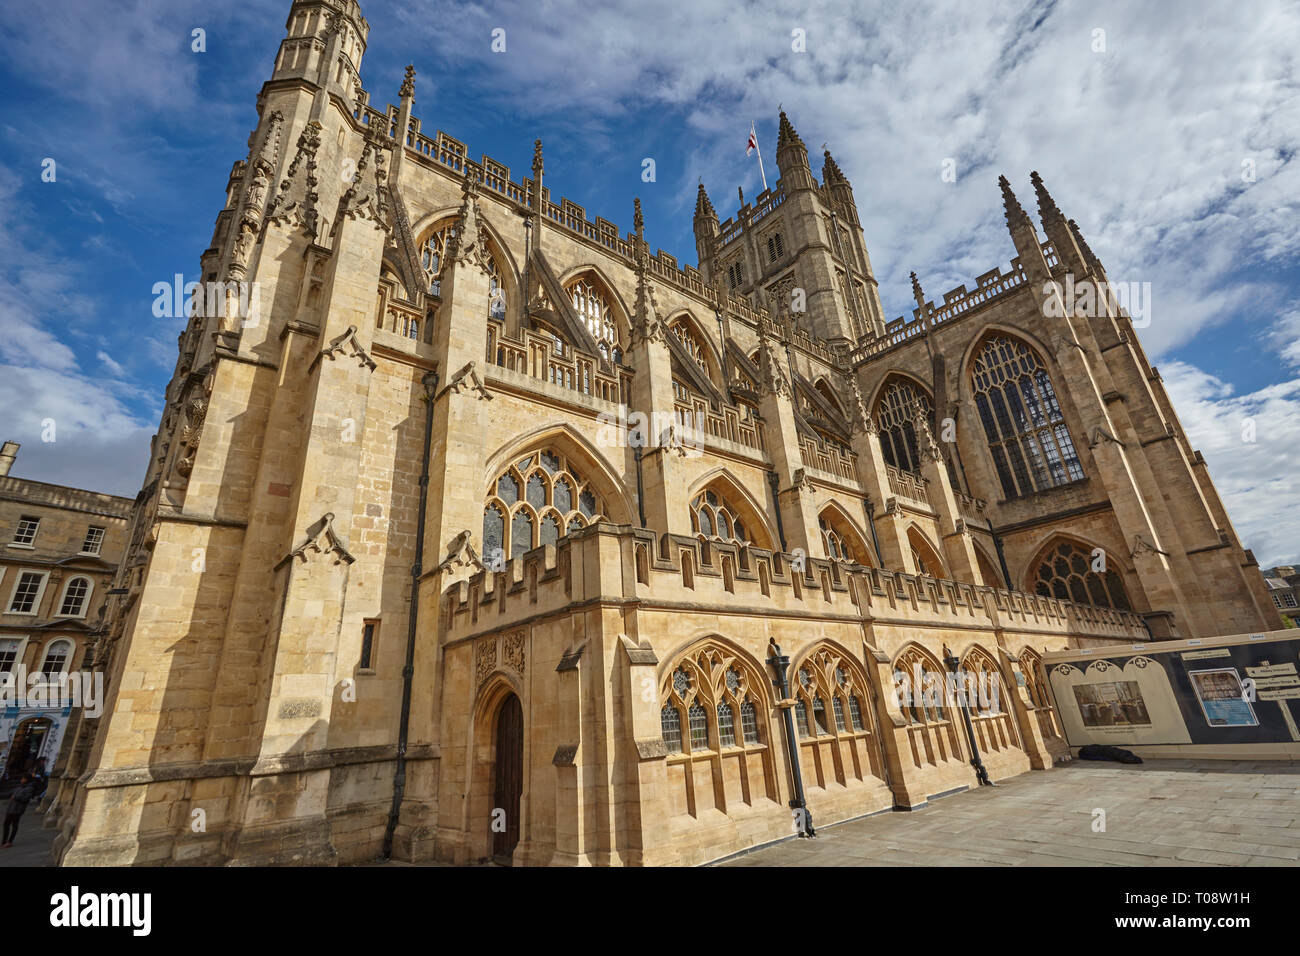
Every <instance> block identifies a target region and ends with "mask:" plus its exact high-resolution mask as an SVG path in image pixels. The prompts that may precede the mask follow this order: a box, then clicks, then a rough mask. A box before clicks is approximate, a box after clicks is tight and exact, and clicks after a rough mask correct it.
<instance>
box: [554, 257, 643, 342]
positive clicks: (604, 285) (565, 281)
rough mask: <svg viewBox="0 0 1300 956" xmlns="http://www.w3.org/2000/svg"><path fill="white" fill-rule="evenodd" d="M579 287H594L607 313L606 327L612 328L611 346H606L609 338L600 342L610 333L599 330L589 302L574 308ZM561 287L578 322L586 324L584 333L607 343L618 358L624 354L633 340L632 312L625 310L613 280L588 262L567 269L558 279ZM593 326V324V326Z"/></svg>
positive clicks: (624, 304) (601, 328)
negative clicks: (576, 315) (583, 285)
mask: <svg viewBox="0 0 1300 956" xmlns="http://www.w3.org/2000/svg"><path fill="white" fill-rule="evenodd" d="M582 283H586V284H588V285H589V286H591V287H593V291H595V292H596V293H597V297H598V298H600V297H603V299H604V305H605V307H606V308H607V309H608V312H609V320H610V321H609V325H611V326H612V327H613V328H612V333H613V338H614V341H613V342H609V339H608V338H602V336H603V335H608V333H609V332H610V331H611V330H610V329H607V328H603V327H601V325H602V317H601V316H600V315H598V314H595V313H593V312H592V311H591V310H590V308H589V306H590V302H587V303H584V304H583V305H582V306H581V307H579V305H578V304H575V298H574V297H575V294H576V287H577V286H579V285H580V284H582ZM560 286H561V287H562V288H563V289H564V291H565V294H566V295H568V296H569V303H570V305H573V307H574V310H575V311H576V312H577V314H578V319H579V321H581V322H583V323H584V324H586V326H587V330H588V331H589V332H591V337H592V338H593V339H595V340H596V342H597V343H600V342H602V341H605V342H609V344H610V346H611V348H612V347H617V348H618V349H619V351H620V354H622V352H625V351H626V350H627V347H628V344H629V342H630V341H631V336H632V310H631V309H630V308H628V304H627V303H626V302H625V301H624V300H623V297H622V295H620V294H619V291H618V286H616V285H615V284H614V282H613V280H612V279H610V277H609V275H608V274H607V273H606V272H605V271H604V270H603V269H602V268H601V267H600V266H598V265H596V263H594V262H588V263H584V264H583V265H579V266H574V267H573V268H571V269H567V270H565V272H564V274H563V275H561V276H560ZM593 323H595V325H594V326H593Z"/></svg>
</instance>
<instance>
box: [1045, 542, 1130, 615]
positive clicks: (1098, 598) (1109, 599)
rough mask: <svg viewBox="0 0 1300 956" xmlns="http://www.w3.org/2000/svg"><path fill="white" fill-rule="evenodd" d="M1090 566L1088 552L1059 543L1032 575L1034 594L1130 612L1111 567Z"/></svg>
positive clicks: (1121, 586) (1091, 558) (1070, 543)
mask: <svg viewBox="0 0 1300 956" xmlns="http://www.w3.org/2000/svg"><path fill="white" fill-rule="evenodd" d="M1093 563H1094V558H1093V555H1092V553H1091V552H1089V551H1085V550H1084V549H1083V548H1081V547H1080V546H1079V545H1077V544H1075V543H1074V542H1073V541H1062V542H1061V543H1060V544H1058V545H1056V546H1055V547H1053V548H1052V549H1051V550H1050V551H1048V553H1047V554H1046V555H1044V557H1043V559H1042V560H1041V561H1040V562H1039V564H1038V568H1037V569H1036V570H1035V572H1034V578H1033V581H1034V591H1035V592H1036V593H1038V594H1041V595H1043V597H1054V598H1060V599H1061V600H1064V601H1074V602H1075V603H1076V604H1094V605H1096V606H1098V607H1112V608H1116V609H1117V610H1120V611H1129V610H1132V606H1131V605H1130V604H1129V600H1128V592H1127V591H1126V590H1125V589H1124V581H1123V579H1122V578H1121V577H1120V576H1119V574H1118V572H1116V571H1115V569H1114V568H1108V569H1107V570H1106V571H1105V572H1099V571H1096V570H1094V569H1093Z"/></svg>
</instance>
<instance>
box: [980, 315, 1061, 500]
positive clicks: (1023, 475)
mask: <svg viewBox="0 0 1300 956" xmlns="http://www.w3.org/2000/svg"><path fill="white" fill-rule="evenodd" d="M971 384H972V386H973V388H974V391H975V407H976V408H977V409H978V410H979V416H980V422H981V424H982V425H983V426H984V435H985V437H986V438H987V439H988V443H989V451H990V452H991V453H992V455H993V464H994V466H995V467H996V468H997V472H998V480H999V481H1001V483H1002V491H1003V493H1004V494H1005V495H1006V496H1007V497H1008V498H1016V497H1020V496H1023V495H1029V494H1033V493H1034V492H1036V491H1043V490H1045V489H1047V488H1054V487H1056V486H1057V485H1064V484H1067V483H1068V482H1071V481H1077V480H1079V479H1080V478H1082V477H1083V467H1082V466H1081V465H1080V464H1079V456H1078V455H1077V454H1075V450H1074V442H1073V441H1072V440H1071V438H1070V430H1069V428H1067V427H1066V424H1065V418H1064V417H1063V416H1062V414H1061V406H1060V405H1059V404H1058V402H1057V400H1056V391H1055V389H1053V388H1052V380H1051V378H1050V377H1049V376H1048V374H1047V369H1046V368H1044V367H1043V363H1042V362H1041V361H1040V360H1039V358H1038V356H1037V355H1036V354H1035V353H1034V352H1033V350H1032V349H1030V348H1029V347H1028V346H1027V345H1025V344H1024V343H1023V342H1020V341H1019V340H1016V339H1012V338H1010V337H1008V336H1005V335H993V336H990V337H989V339H988V341H986V342H985V343H984V345H983V346H982V347H981V348H980V349H979V351H977V352H976V353H975V360H974V363H973V365H972V367H971Z"/></svg>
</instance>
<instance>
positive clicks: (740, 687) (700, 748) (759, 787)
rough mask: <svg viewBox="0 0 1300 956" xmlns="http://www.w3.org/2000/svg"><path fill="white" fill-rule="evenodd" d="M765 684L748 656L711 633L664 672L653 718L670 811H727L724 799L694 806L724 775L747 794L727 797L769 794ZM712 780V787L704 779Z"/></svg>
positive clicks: (718, 788)
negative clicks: (663, 754)
mask: <svg viewBox="0 0 1300 956" xmlns="http://www.w3.org/2000/svg"><path fill="white" fill-rule="evenodd" d="M764 685H765V679H764V677H763V674H762V671H761V669H759V668H758V667H757V666H756V665H755V664H754V662H753V661H751V660H748V659H747V658H745V657H744V656H743V655H740V654H738V653H737V652H735V651H733V650H731V649H730V648H728V647H725V646H723V645H722V644H720V643H718V642H716V641H712V640H708V641H705V642H704V643H703V644H702V645H696V646H694V647H693V648H692V649H690V650H689V651H687V652H686V653H685V654H684V655H683V656H682V657H681V658H679V659H678V660H677V661H676V662H675V663H674V664H673V665H672V666H671V667H670V668H669V669H668V670H667V671H666V672H664V677H663V679H662V684H661V686H660V710H659V723H660V730H661V732H662V734H663V739H664V744H665V747H666V749H667V751H668V780H669V798H670V800H671V801H672V805H673V807H674V809H675V810H676V812H678V813H690V814H692V815H698V814H699V811H700V810H701V809H718V810H722V811H723V812H724V813H725V812H726V810H727V806H726V804H725V803H723V804H721V805H717V804H714V803H709V804H708V805H706V806H700V805H699V804H698V802H697V801H699V800H701V799H704V798H703V797H702V795H703V794H708V793H722V792H723V791H724V787H723V782H724V781H734V780H736V779H745V780H747V781H748V786H747V787H746V788H745V789H746V794H745V796H743V797H740V798H736V797H730V798H729V799H737V802H740V801H743V802H745V803H749V804H753V803H755V802H757V799H758V798H767V799H775V795H776V790H775V778H774V775H773V766H772V757H771V749H770V747H769V744H768V741H767V739H766V738H767V731H768V710H767V703H766V698H765V696H764ZM697 778H700V779H698V780H697ZM714 782H716V784H717V786H716V787H714V786H711V785H709V784H710V783H714ZM726 793H728V794H731V793H732V791H731V790H730V789H729V788H728V789H726Z"/></svg>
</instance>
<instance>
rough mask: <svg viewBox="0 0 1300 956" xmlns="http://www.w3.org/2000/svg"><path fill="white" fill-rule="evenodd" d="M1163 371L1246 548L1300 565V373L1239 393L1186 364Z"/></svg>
mask: <svg viewBox="0 0 1300 956" xmlns="http://www.w3.org/2000/svg"><path fill="white" fill-rule="evenodd" d="M1160 374H1161V376H1162V377H1163V379H1164V383H1165V388H1166V390H1167V391H1168V392H1169V397H1170V399H1171V400H1172V401H1173V404H1174V408H1175V409H1176V410H1177V412H1178V417H1179V419H1180V420H1181V421H1182V423H1183V428H1184V429H1185V430H1186V431H1187V435H1188V437H1189V439H1190V440H1191V442H1192V446H1193V447H1194V448H1197V449H1199V450H1200V451H1201V453H1202V454H1203V455H1204V456H1205V461H1206V464H1207V465H1208V466H1209V469H1210V476H1211V477H1212V478H1213V479H1214V485H1215V487H1216V488H1217V489H1218V491H1219V496H1220V497H1221V498H1222V499H1223V505H1224V507H1225V508H1227V510H1228V515H1229V517H1230V518H1231V519H1232V523H1233V526H1234V527H1235V528H1236V529H1237V534H1238V535H1239V536H1240V537H1241V539H1242V544H1243V545H1245V547H1247V548H1250V549H1252V550H1253V551H1254V552H1255V557H1256V558H1257V559H1258V560H1259V562H1260V565H1261V566H1262V567H1271V566H1273V565H1277V564H1300V542H1297V540H1296V535H1295V529H1296V518H1295V515H1296V508H1297V505H1300V478H1297V471H1298V470H1300V455H1298V454H1297V449H1300V376H1294V375H1293V376H1292V377H1290V378H1287V379H1285V380H1284V381H1280V382H1277V383H1274V384H1272V385H1268V386H1266V387H1264V388H1260V389H1258V390H1256V391H1253V392H1248V393H1244V394H1237V392H1236V390H1235V389H1234V388H1233V387H1232V386H1231V385H1230V384H1228V383H1227V382H1224V381H1223V380H1222V379H1219V378H1216V377H1215V376H1213V375H1210V374H1208V373H1206V372H1203V371H1202V370H1200V369H1198V368H1196V367H1195V366H1192V365H1188V364H1186V363H1184V362H1167V363H1165V364H1163V365H1161V366H1160Z"/></svg>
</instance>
